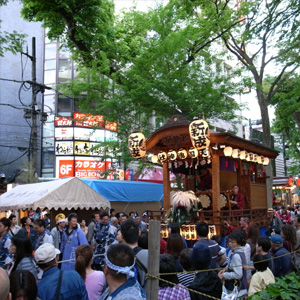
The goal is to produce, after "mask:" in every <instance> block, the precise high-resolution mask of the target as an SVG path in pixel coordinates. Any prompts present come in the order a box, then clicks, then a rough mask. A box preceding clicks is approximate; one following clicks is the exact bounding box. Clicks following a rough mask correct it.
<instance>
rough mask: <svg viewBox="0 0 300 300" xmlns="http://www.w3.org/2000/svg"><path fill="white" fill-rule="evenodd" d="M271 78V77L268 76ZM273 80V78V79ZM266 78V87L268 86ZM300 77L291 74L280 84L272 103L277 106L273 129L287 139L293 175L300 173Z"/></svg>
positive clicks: (290, 171)
mask: <svg viewBox="0 0 300 300" xmlns="http://www.w3.org/2000/svg"><path fill="white" fill-rule="evenodd" d="M268 79H269V78H268ZM271 80H272V79H271ZM268 82H269V80H266V83H265V88H268ZM299 95H300V77H299V76H298V75H294V76H291V77H290V79H289V80H288V81H286V82H285V83H284V84H283V85H281V86H280V88H279V90H278V92H277V93H276V95H275V96H274V97H273V98H272V101H271V104H272V105H273V106H274V107H275V120H274V122H273V126H272V130H273V132H274V133H277V134H279V135H280V137H282V136H284V138H285V140H286V142H285V143H286V145H287V146H288V148H287V149H286V156H287V157H288V158H289V159H290V160H291V161H292V162H293V163H292V166H291V167H289V170H288V171H289V173H290V174H292V175H298V174H300V121H299V120H300V97H299Z"/></svg>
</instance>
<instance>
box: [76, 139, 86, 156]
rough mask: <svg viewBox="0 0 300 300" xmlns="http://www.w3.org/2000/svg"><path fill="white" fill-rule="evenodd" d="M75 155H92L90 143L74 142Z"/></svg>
mask: <svg viewBox="0 0 300 300" xmlns="http://www.w3.org/2000/svg"><path fill="white" fill-rule="evenodd" d="M74 154H75V155H90V143H89V142H74Z"/></svg>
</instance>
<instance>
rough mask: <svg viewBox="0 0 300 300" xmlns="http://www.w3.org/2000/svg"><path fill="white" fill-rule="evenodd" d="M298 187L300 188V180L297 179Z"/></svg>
mask: <svg viewBox="0 0 300 300" xmlns="http://www.w3.org/2000/svg"><path fill="white" fill-rule="evenodd" d="M297 186H300V178H298V179H297Z"/></svg>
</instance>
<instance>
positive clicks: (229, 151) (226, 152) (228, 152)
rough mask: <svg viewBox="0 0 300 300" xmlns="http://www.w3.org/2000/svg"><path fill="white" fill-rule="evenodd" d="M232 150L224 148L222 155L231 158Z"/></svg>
mask: <svg viewBox="0 0 300 300" xmlns="http://www.w3.org/2000/svg"><path fill="white" fill-rule="evenodd" d="M232 150H233V149H232V147H225V148H224V150H223V152H224V155H225V156H231V154H232Z"/></svg>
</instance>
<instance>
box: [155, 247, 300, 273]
mask: <svg viewBox="0 0 300 300" xmlns="http://www.w3.org/2000/svg"><path fill="white" fill-rule="evenodd" d="M299 251H300V249H298V250H295V251H292V252H289V253H284V254H282V255H279V256H276V257H271V258H266V259H264V260H260V261H258V262H256V263H261V262H265V261H270V260H274V259H277V258H280V257H283V256H287V255H290V254H294V253H296V252H299ZM256 263H254V262H253V263H251V264H256ZM251 264H244V265H238V266H230V268H237V267H244V266H250V265H251ZM224 268H226V267H223V268H215V269H208V270H196V271H185V272H176V273H175V272H174V273H159V274H157V275H156V276H159V275H177V274H187V273H201V272H206V271H221V270H224Z"/></svg>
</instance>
